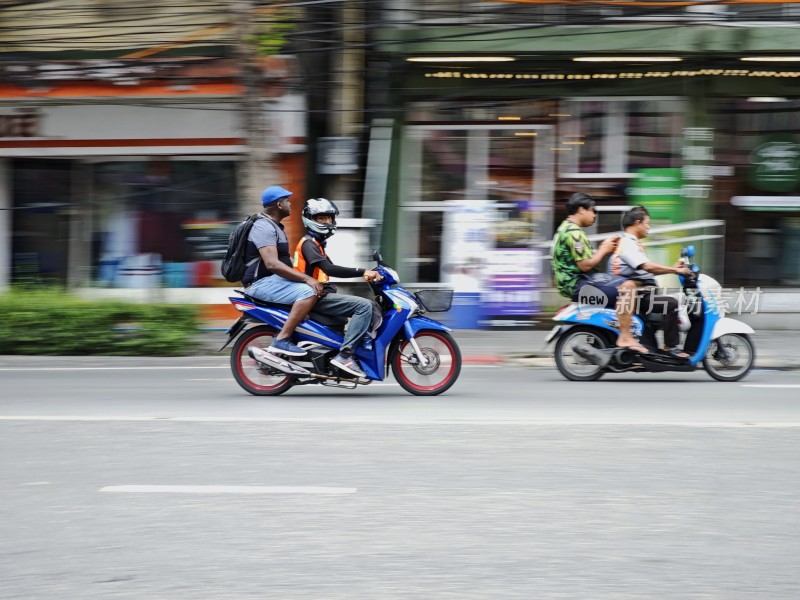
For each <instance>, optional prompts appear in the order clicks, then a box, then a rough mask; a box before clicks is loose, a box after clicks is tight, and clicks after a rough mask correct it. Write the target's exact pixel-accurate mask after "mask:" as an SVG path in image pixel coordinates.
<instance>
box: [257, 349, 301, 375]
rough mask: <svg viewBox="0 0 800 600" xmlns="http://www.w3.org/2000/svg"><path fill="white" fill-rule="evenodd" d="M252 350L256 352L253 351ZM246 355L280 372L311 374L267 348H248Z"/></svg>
mask: <svg viewBox="0 0 800 600" xmlns="http://www.w3.org/2000/svg"><path fill="white" fill-rule="evenodd" d="M254 350H256V351H257V352H254ZM247 355H248V356H249V357H250V358H252V359H253V360H255V361H256V362H259V363H261V364H262V365H265V366H267V367H269V368H271V369H275V370H277V371H280V372H281V373H286V374H287V375H311V371H309V370H308V369H304V368H303V367H301V366H299V365H296V364H294V363H291V362H289V361H288V360H284V359H282V358H281V357H280V356H277V355H275V354H273V353H272V352H268V351H267V350H261V349H260V348H248V349H247Z"/></svg>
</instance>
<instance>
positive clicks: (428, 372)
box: [391, 331, 461, 396]
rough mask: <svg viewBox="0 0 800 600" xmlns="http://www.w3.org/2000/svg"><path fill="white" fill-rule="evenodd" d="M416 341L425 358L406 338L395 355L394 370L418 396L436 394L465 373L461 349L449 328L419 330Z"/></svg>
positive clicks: (398, 378)
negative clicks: (463, 371)
mask: <svg viewBox="0 0 800 600" xmlns="http://www.w3.org/2000/svg"><path fill="white" fill-rule="evenodd" d="M414 341H415V342H416V343H417V345H418V346H419V349H420V352H421V353H422V355H423V356H424V357H425V365H424V366H423V364H422V362H421V361H420V360H419V358H418V357H417V353H416V352H415V351H414V347H413V346H412V345H411V342H409V340H402V341H401V342H400V346H399V348H398V349H397V352H395V353H394V355H393V356H392V362H391V364H392V373H394V378H395V379H396V380H397V383H399V384H400V387H402V388H403V389H404V390H405V391H407V392H409V393H411V394H414V395H415V396H435V395H437V394H441V393H442V392H444V391H447V390H448V389H450V387H451V386H452V385H453V384H454V383H455V382H456V380H457V379H458V375H459V373H461V350H459V348H458V344H456V341H455V340H454V339H453V337H452V336H451V335H450V334H449V333H447V332H445V331H418V332H417V333H416V334H415V335H414Z"/></svg>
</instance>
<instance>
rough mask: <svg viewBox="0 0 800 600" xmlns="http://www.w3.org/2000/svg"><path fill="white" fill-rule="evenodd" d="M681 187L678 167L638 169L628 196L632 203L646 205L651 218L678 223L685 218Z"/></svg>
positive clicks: (681, 181)
mask: <svg viewBox="0 0 800 600" xmlns="http://www.w3.org/2000/svg"><path fill="white" fill-rule="evenodd" d="M682 188H683V180H682V176H681V170H680V169H671V168H659V169H656V168H653V169H638V170H637V171H636V178H635V179H634V180H633V183H632V185H631V187H630V188H628V196H629V199H630V201H631V203H632V204H640V205H642V206H644V207H646V208H647V210H648V211H650V216H651V218H652V219H653V220H656V221H668V222H670V223H679V222H681V221H684V220H686V219H685V215H684V207H683V204H684V203H683V196H682Z"/></svg>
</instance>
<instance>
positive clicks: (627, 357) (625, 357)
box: [611, 348, 636, 367]
mask: <svg viewBox="0 0 800 600" xmlns="http://www.w3.org/2000/svg"><path fill="white" fill-rule="evenodd" d="M635 358H636V357H635V355H634V353H633V352H631V351H630V350H628V349H627V348H617V349H616V350H614V352H613V353H612V354H611V360H613V361H614V364H616V365H617V366H619V367H630V366H631V365H632V364H633V362H634V359H635Z"/></svg>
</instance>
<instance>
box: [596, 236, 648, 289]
mask: <svg viewBox="0 0 800 600" xmlns="http://www.w3.org/2000/svg"><path fill="white" fill-rule="evenodd" d="M648 261H649V259H648V258H647V254H645V252H644V247H643V246H642V243H641V242H640V241H639V238H637V237H636V236H635V235H633V234H631V233H623V234H622V237H621V238H620V240H619V245H617V249H616V251H615V252H614V254H612V255H611V258H610V259H609V260H608V268H607V270H608V272H609V273H611V274H612V275H620V276H621V277H624V278H625V279H632V280H634V281H640V282H642V283H645V284H647V285H656V279H655V277H654V276H653V274H652V273H650V272H648V271H645V270H644V269H640V268H639V267H641V266H642V265H643V264H644V263H646V262H648Z"/></svg>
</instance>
